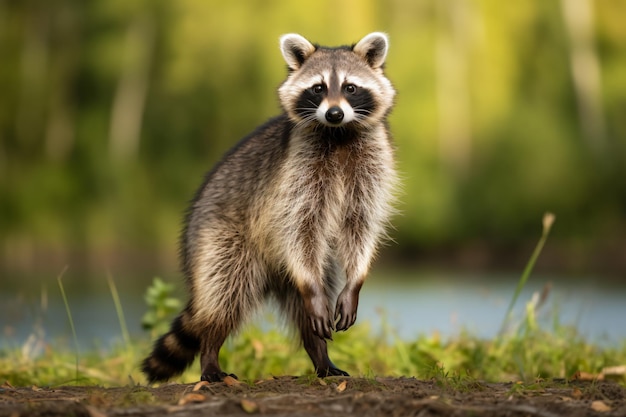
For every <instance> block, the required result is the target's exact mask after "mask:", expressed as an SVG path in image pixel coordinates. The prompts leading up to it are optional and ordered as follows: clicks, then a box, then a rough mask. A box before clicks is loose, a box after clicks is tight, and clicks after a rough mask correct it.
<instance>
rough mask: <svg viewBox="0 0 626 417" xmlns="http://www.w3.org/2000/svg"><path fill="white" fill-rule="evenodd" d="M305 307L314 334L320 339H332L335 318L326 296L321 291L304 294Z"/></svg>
mask: <svg viewBox="0 0 626 417" xmlns="http://www.w3.org/2000/svg"><path fill="white" fill-rule="evenodd" d="M304 309H305V311H306V313H307V316H308V317H309V323H310V324H311V330H313V334H315V335H316V336H318V337H319V338H320V339H331V340H332V338H333V337H332V330H333V320H331V313H330V310H329V308H328V301H327V299H326V297H325V296H324V295H322V294H320V293H315V292H308V293H307V294H305V295H304Z"/></svg>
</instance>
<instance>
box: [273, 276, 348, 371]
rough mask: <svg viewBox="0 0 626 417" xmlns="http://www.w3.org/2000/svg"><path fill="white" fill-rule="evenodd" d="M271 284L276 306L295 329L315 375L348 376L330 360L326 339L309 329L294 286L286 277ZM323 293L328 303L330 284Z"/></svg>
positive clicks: (298, 294) (331, 296)
mask: <svg viewBox="0 0 626 417" xmlns="http://www.w3.org/2000/svg"><path fill="white" fill-rule="evenodd" d="M273 284H275V285H276V287H275V288H273V294H274V296H275V297H276V299H277V301H278V305H279V307H280V309H281V311H282V312H283V313H284V314H285V316H286V317H287V318H288V319H289V320H290V321H291V322H292V324H293V325H295V327H296V328H297V330H298V332H299V334H300V340H301V341H302V345H303V347H304V349H305V350H306V353H307V354H308V355H309V357H310V358H311V362H312V363H313V367H314V368H315V373H317V375H318V376H319V377H321V378H323V377H326V376H348V373H347V372H345V371H343V370H341V369H339V368H337V367H336V366H335V364H334V363H333V362H332V361H331V360H330V357H329V356H328V346H327V342H326V339H325V338H323V337H320V336H318V335H317V333H315V332H314V329H313V328H312V327H311V322H310V319H309V315H308V313H307V310H306V308H305V300H304V299H303V298H302V295H301V293H300V291H298V289H297V288H296V286H295V285H294V284H293V283H292V282H291V281H290V280H289V279H288V278H286V277H282V278H279V279H276V280H274V281H273ZM325 291H326V296H327V297H328V298H329V303H330V299H331V298H333V297H334V292H335V289H334V286H333V285H332V283H331V282H328V283H327V285H326V287H325Z"/></svg>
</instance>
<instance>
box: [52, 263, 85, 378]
mask: <svg viewBox="0 0 626 417" xmlns="http://www.w3.org/2000/svg"><path fill="white" fill-rule="evenodd" d="M65 271H67V266H65V268H63V271H61V273H60V274H59V276H58V277H57V282H58V283H59V289H60V290H61V296H62V297H63V304H65V311H66V312H67V318H68V320H69V321H70V328H71V329H72V337H73V338H74V348H75V349H76V380H77V381H78V375H79V373H78V371H79V369H78V363H79V358H80V351H79V349H78V337H77V336H76V327H74V319H73V318H72V312H71V311H70V304H69V302H68V301H67V296H66V295H65V288H64V287H63V281H62V277H63V275H64V274H65Z"/></svg>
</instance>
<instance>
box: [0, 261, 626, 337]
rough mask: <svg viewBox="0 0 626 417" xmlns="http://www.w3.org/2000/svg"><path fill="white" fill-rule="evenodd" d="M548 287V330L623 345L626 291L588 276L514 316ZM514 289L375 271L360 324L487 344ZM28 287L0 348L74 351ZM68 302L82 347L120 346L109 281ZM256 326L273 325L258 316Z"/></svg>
mask: <svg viewBox="0 0 626 417" xmlns="http://www.w3.org/2000/svg"><path fill="white" fill-rule="evenodd" d="M388 277H391V279H389V278H388ZM555 278H556V279H555ZM548 282H553V284H552V289H551V291H550V295H549V299H548V301H547V303H546V304H545V305H544V306H543V307H542V310H540V313H541V315H540V317H542V318H543V319H544V320H545V322H546V323H547V325H548V326H549V325H550V323H551V322H552V320H553V319H554V318H555V317H558V319H559V321H560V323H562V324H566V325H573V326H576V328H577V329H578V330H579V331H580V333H581V334H582V336H583V337H584V338H585V339H586V340H588V341H590V342H593V343H597V344H602V345H608V344H615V343H622V342H623V341H625V340H626V320H625V319H624V318H625V317H626V287H624V286H622V287H615V286H613V287H607V286H606V284H603V283H602V282H601V281H598V280H596V279H593V278H589V279H584V280H580V279H579V280H577V281H575V282H572V281H571V280H570V281H568V280H563V279H558V277H552V278H551V277H535V276H533V277H531V279H530V280H529V282H528V283H527V285H526V288H525V289H524V291H523V292H522V294H521V296H520V298H519V299H518V302H517V305H516V308H515V313H516V315H517V316H518V317H519V316H520V314H521V312H523V310H524V305H525V304H526V302H528V301H529V300H530V299H531V297H532V295H533V293H534V292H541V290H542V288H543V286H544V285H545V284H546V283H548ZM117 285H118V287H121V288H122V289H121V290H120V297H121V302H122V307H123V309H124V314H125V318H126V323H127V325H128V328H129V331H130V333H131V335H132V336H136V337H144V338H145V337H147V334H146V333H145V332H144V331H143V330H142V329H141V326H140V322H141V317H142V315H143V314H144V313H145V311H146V304H145V302H144V300H143V290H145V288H143V289H141V290H139V289H136V290H134V291H128V290H124V289H123V288H124V285H123V283H120V282H118V283H117ZM516 285H517V279H516V277H511V276H508V277H507V276H469V275H459V274H441V273H438V274H428V275H424V274H420V275H417V276H415V277H413V278H411V279H402V280H398V279H396V277H395V276H393V275H385V274H383V273H380V272H379V273H378V274H376V275H375V276H373V277H372V278H371V279H370V280H368V282H367V283H366V284H365V286H364V287H363V290H362V291H361V300H360V305H359V319H358V320H357V323H358V322H369V323H370V325H371V326H370V327H371V330H372V332H379V331H380V330H381V326H382V323H383V320H384V322H385V323H386V325H387V326H391V327H392V328H393V329H394V330H395V331H396V332H397V334H398V335H399V336H400V337H401V338H403V339H405V340H411V339H414V338H415V337H416V336H418V335H424V334H426V335H428V334H433V333H435V332H437V333H439V334H440V335H441V336H443V337H446V336H454V335H456V334H458V333H459V332H461V331H463V330H467V331H468V332H470V333H471V334H474V335H478V336H480V337H484V338H491V337H493V336H494V335H496V333H497V332H498V330H499V328H500V325H501V323H502V320H503V318H504V315H505V313H506V309H507V307H508V303H509V302H510V300H511V297H512V295H513V293H514V290H515V286H516ZM33 287H34V286H29V287H28V288H30V290H28V291H27V290H5V289H3V290H2V292H1V293H0V336H1V338H0V347H2V348H6V347H22V346H24V345H25V344H26V343H27V341H29V340H30V341H32V340H34V339H42V338H44V339H45V340H46V341H48V342H49V343H50V344H52V346H68V347H70V348H72V334H71V330H70V326H69V322H68V318H67V313H66V310H65V305H64V303H63V300H62V298H61V295H60V291H59V289H58V286H57V285H56V282H54V283H51V284H49V285H48V286H47V290H43V291H42V290H39V292H37V289H38V288H39V287H34V289H33ZM181 294H183V293H182V292H181ZM68 300H69V304H70V309H71V312H72V317H73V320H74V324H75V327H76V333H77V336H78V339H79V344H80V345H81V348H83V349H86V348H94V347H102V348H107V347H109V346H111V344H112V343H116V342H119V341H120V340H121V331H120V324H119V321H118V317H117V315H116V311H115V307H114V304H113V300H112V298H111V295H110V293H109V290H108V287H107V285H106V283H104V284H103V286H102V287H101V288H92V289H91V290H83V291H80V292H75V291H70V292H69V293H68ZM268 311H269V310H268ZM261 316H262V315H261ZM257 322H258V323H261V325H262V326H271V325H272V324H269V323H268V322H266V321H264V320H263V319H262V318H261V319H259V320H257Z"/></svg>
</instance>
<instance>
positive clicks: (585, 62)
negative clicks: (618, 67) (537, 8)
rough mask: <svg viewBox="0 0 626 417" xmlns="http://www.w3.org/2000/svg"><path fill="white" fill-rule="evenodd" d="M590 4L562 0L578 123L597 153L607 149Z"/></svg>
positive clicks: (598, 63)
mask: <svg viewBox="0 0 626 417" xmlns="http://www.w3.org/2000/svg"><path fill="white" fill-rule="evenodd" d="M592 7H593V6H592V3H591V2H590V0H561V8H562V11H563V18H564V20H565V25H566V27H567V32H568V35H569V40H570V68H571V71H572V78H573V82H574V89H575V90H576V100H577V104H578V117H579V121H580V127H581V129H582V132H583V134H584V135H585V138H586V139H587V142H588V145H589V147H590V148H591V150H592V151H593V152H594V153H595V154H596V155H599V154H602V153H603V152H604V151H605V149H606V136H605V125H604V115H603V109H602V102H601V99H600V97H601V93H602V91H601V79H600V62H599V60H598V55H597V53H596V50H595V47H594V42H593V41H594V34H593V26H594V24H593V8H592Z"/></svg>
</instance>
